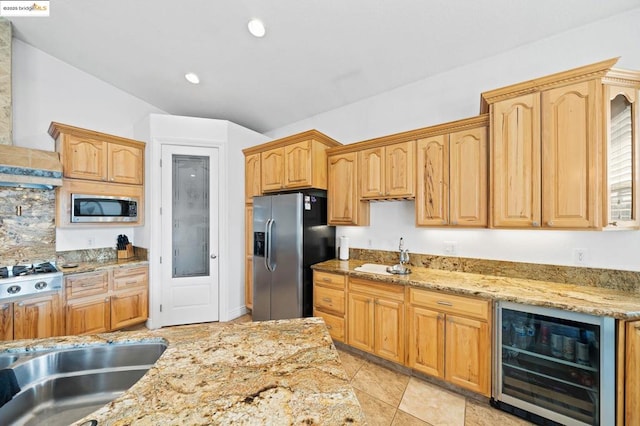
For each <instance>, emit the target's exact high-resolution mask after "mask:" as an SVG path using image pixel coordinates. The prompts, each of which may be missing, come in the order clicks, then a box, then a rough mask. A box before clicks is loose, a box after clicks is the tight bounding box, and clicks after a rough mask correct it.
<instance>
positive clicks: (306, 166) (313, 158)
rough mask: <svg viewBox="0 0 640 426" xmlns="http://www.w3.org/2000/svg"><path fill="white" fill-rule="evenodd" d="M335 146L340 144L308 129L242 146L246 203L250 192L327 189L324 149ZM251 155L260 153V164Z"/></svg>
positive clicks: (258, 193)
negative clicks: (255, 144) (261, 142)
mask: <svg viewBox="0 0 640 426" xmlns="http://www.w3.org/2000/svg"><path fill="white" fill-rule="evenodd" d="M336 146H340V143H339V142H336V141H334V140H333V139H331V138H329V137H328V136H326V135H324V134H322V133H320V132H318V131H317V130H309V131H307V132H303V133H298V134H296V135H292V136H288V137H286V138H282V139H277V140H274V141H271V142H267V143H264V144H262V145H257V146H254V147H251V148H247V149H244V150H243V153H244V155H245V196H246V202H247V203H250V202H251V201H250V199H249V198H250V197H249V194H252V195H251V196H254V195H262V194H263V193H268V192H278V191H283V190H289V189H303V188H315V189H327V150H328V149H329V148H332V147H336ZM254 155H258V156H259V158H260V160H259V162H260V164H258V163H257V157H253V156H254ZM256 176H259V177H260V179H259V181H256Z"/></svg>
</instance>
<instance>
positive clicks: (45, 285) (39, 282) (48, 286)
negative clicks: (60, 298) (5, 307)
mask: <svg viewBox="0 0 640 426" xmlns="http://www.w3.org/2000/svg"><path fill="white" fill-rule="evenodd" d="M61 288H62V272H59V271H58V269H57V268H56V267H55V265H54V264H53V263H51V262H44V263H39V264H36V265H15V266H3V267H0V300H2V299H7V298H16V297H21V296H29V295H31V294H36V293H41V292H45V291H57V290H60V289H61Z"/></svg>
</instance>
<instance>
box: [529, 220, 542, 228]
mask: <svg viewBox="0 0 640 426" xmlns="http://www.w3.org/2000/svg"><path fill="white" fill-rule="evenodd" d="M531 226H533V227H536V228H537V227H539V226H540V222H538V221H537V220H534V221H533V222H531Z"/></svg>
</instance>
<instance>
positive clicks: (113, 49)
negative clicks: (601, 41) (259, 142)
mask: <svg viewBox="0 0 640 426" xmlns="http://www.w3.org/2000/svg"><path fill="white" fill-rule="evenodd" d="M639 6H640V1H639V0H607V1H602V0H528V1H526V0H173V1H168V0H135V1H126V0H54V1H51V2H50V16H49V17H42V18H33V17H20V18H17V17H16V18H11V21H12V24H13V30H14V37H16V38H18V39H20V40H22V41H24V42H26V43H28V44H30V45H32V46H34V47H36V48H38V49H40V50H42V51H44V52H46V53H48V54H50V55H52V56H54V57H56V58H58V59H60V60H62V61H64V62H66V63H68V64H70V65H72V66H74V67H76V68H79V69H81V70H83V71H86V72H87V73H90V74H92V75H94V76H96V77H97V78H99V79H101V80H103V81H105V82H107V83H109V84H111V85H113V86H115V87H118V88H120V89H122V90H124V91H125V92H128V93H130V94H131V95H134V96H136V97H138V98H140V99H142V100H144V101H146V102H148V103H150V104H152V105H154V106H156V107H158V108H161V109H163V110H165V111H167V112H169V113H171V114H176V115H188V116H196V117H207V118H218V119H226V120H231V121H233V122H236V123H238V124H241V125H244V126H246V127H249V128H252V129H254V130H257V131H261V132H264V131H268V130H271V129H274V128H277V127H280V126H283V125H285V124H289V123H292V122H295V121H298V120H301V119H303V118H306V117H309V116H312V115H315V114H318V113H321V112H324V111H327V110H331V109H334V108H337V107H339V106H342V105H345V104H349V103H351V102H354V101H357V100H360V99H364V98H367V97H370V96H373V95H376V94H378V93H381V92H384V91H387V90H390V89H393V88H396V87H399V86H402V85H405V84H408V83H412V82H414V81H417V80H420V79H423V78H426V77H429V76H432V75H435V74H438V73H441V72H444V71H447V70H450V69H453V68H455V67H457V66H460V65H463V64H467V63H470V62H473V61H476V60H479V59H481V58H484V57H487V56H491V55H496V54H498V53H500V52H503V51H506V50H510V49H513V48H515V47H517V46H520V45H523V44H526V43H530V42H532V41H535V40H538V39H541V38H545V37H548V36H551V35H553V34H557V33H560V32H564V31H567V30H569V29H571V28H575V27H578V26H581V25H585V24H587V23H589V22H593V21H596V20H600V19H603V18H606V17H609V16H612V15H615V14H618V13H622V12H624V11H626V10H629V9H632V8H636V7H639ZM251 18H259V19H261V20H262V21H263V22H264V23H265V25H266V30H267V32H266V35H265V36H264V37H262V38H255V37H253V36H252V35H250V34H249V32H248V31H247V22H248V21H249V20H250V19H251ZM190 71H191V72H195V73H197V74H198V75H199V76H200V81H201V83H200V84H199V85H191V84H189V83H187V82H186V80H185V79H184V74H185V73H186V72H190Z"/></svg>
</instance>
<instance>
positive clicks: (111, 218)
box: [71, 194, 138, 223]
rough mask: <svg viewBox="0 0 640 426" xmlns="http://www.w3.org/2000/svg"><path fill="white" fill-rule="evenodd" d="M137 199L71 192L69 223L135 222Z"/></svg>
mask: <svg viewBox="0 0 640 426" xmlns="http://www.w3.org/2000/svg"><path fill="white" fill-rule="evenodd" d="M137 220H138V199H136V198H129V197H114V196H109V195H86V194H71V223H87V222H89V223H90V222H136V221H137Z"/></svg>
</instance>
